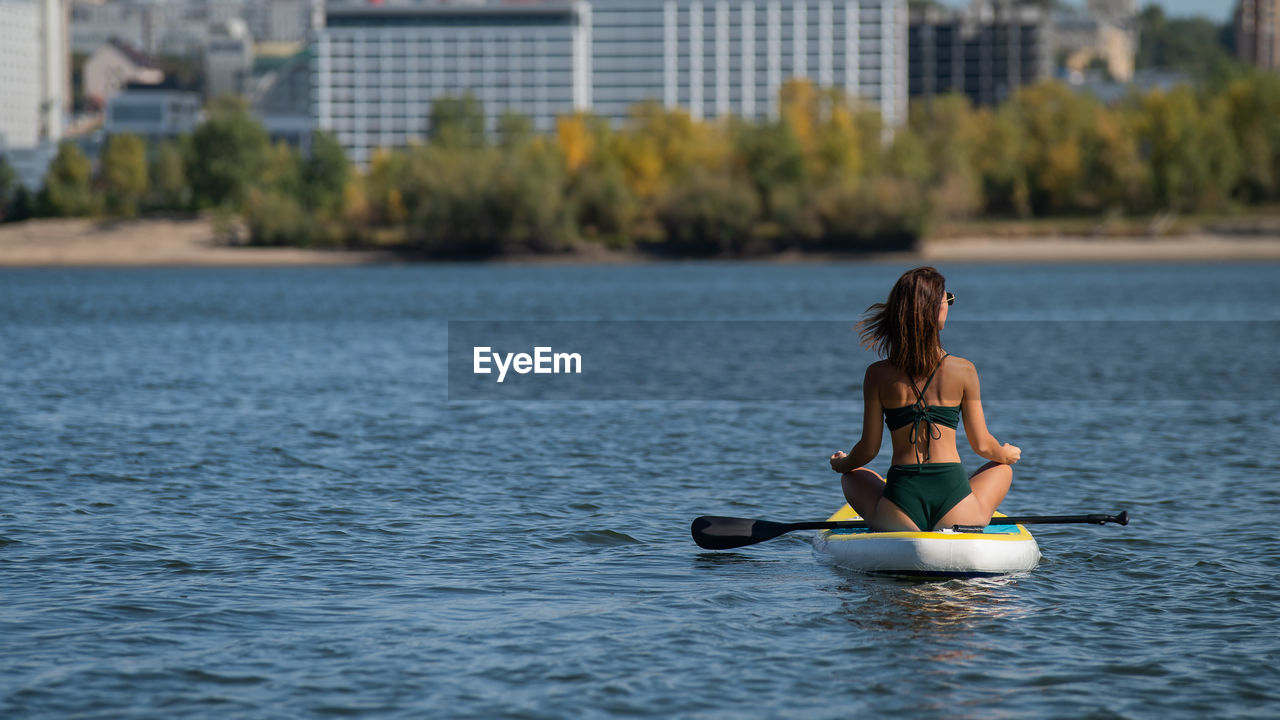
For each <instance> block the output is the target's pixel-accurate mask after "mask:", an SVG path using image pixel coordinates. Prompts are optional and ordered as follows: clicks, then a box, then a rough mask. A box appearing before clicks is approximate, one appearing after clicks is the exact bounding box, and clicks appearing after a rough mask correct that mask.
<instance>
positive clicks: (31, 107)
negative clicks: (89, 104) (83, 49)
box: [0, 0, 71, 188]
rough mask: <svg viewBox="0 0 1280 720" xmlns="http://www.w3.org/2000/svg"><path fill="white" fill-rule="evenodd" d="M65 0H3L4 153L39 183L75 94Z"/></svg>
mask: <svg viewBox="0 0 1280 720" xmlns="http://www.w3.org/2000/svg"><path fill="white" fill-rule="evenodd" d="M67 14H68V13H67V5H66V3H65V2H64V0H0V98H3V101H2V102H0V153H3V154H4V155H5V156H6V158H7V159H8V160H9V162H10V164H12V165H13V166H14V167H15V168H16V169H17V171H18V174H19V176H20V177H21V178H22V181H23V182H24V183H25V184H26V185H27V186H28V187H32V188H35V187H37V186H38V185H39V179H40V177H41V176H43V174H44V168H45V166H47V164H48V158H50V157H52V153H51V150H52V149H53V148H55V147H56V144H57V142H58V141H59V140H60V139H61V138H62V133H63V123H64V121H65V117H66V112H67V105H68V101H69V99H70V97H71V67H70V66H71V63H70V51H69V48H68V45H69V37H68V30H67Z"/></svg>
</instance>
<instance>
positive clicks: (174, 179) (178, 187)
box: [148, 140, 191, 210]
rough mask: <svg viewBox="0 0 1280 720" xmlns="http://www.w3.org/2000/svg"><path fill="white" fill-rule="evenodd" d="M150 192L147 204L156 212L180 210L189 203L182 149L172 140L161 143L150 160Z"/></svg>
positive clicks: (188, 189) (189, 194) (189, 197)
mask: <svg viewBox="0 0 1280 720" xmlns="http://www.w3.org/2000/svg"><path fill="white" fill-rule="evenodd" d="M148 177H149V178H150V179H151V191H150V199H149V202H148V204H149V205H150V206H151V207H152V208H155V209H158V210H181V209H185V208H186V207H188V205H189V204H190V202H191V188H190V187H189V186H188V184H187V170H186V166H185V162H184V160H183V152H182V148H181V147H179V145H178V143H176V142H174V141H172V140H164V141H161V143H160V145H159V147H157V148H156V150H155V154H154V155H153V157H152V158H151V170H150V172H149V173H148Z"/></svg>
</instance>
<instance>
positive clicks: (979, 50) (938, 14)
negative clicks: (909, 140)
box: [907, 0, 1053, 105]
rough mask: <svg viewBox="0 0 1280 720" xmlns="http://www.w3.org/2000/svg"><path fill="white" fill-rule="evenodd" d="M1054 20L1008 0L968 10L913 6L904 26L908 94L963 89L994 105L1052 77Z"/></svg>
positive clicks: (972, 98) (980, 102)
mask: <svg viewBox="0 0 1280 720" xmlns="http://www.w3.org/2000/svg"><path fill="white" fill-rule="evenodd" d="M1052 42H1053V24H1052V20H1051V19H1050V16H1049V14H1048V13H1046V12H1045V11H1043V10H1041V9H1040V8H1038V7H1035V6H1029V5H1021V4H1017V3H1014V2H1009V1H1008V0H998V1H996V2H976V3H974V5H973V6H972V7H971V8H970V9H968V10H951V9H947V8H942V7H936V6H923V7H913V8H912V10H911V15H910V24H909V28H908V32H907V56H908V58H909V61H908V85H909V89H910V94H911V97H913V98H917V97H920V98H930V97H934V96H936V95H943V94H947V93H960V94H963V95H965V96H966V97H968V98H969V99H970V101H972V102H973V103H974V104H975V105H997V104H999V103H1001V102H1003V101H1004V100H1005V99H1006V98H1008V97H1009V96H1010V95H1012V94H1013V92H1014V91H1015V90H1016V89H1017V88H1018V87H1020V86H1022V85H1029V84H1032V83H1036V82H1039V81H1041V80H1044V79H1047V78H1049V77H1051V75H1052V73H1053V64H1052V63H1053V58H1052V55H1051V54H1050V52H1051V48H1052Z"/></svg>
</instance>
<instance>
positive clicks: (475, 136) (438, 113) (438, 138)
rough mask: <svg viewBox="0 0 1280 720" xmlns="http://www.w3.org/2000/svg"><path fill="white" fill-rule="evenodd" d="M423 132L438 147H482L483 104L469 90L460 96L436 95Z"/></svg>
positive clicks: (483, 142)
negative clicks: (427, 124)
mask: <svg viewBox="0 0 1280 720" xmlns="http://www.w3.org/2000/svg"><path fill="white" fill-rule="evenodd" d="M427 132H428V135H429V137H430V138H431V142H432V144H434V145H439V146H440V147H447V148H480V147H484V146H485V144H486V141H487V139H486V137H485V127H484V107H483V106H482V105H481V104H480V101H479V100H477V99H476V96H475V95H474V94H472V93H471V92H470V91H468V92H467V93H465V94H464V95H462V96H461V97H447V96H443V97H439V98H436V100H435V102H433V103H431V116H430V124H429V127H428V128H427Z"/></svg>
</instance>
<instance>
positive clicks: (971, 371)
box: [943, 355, 978, 379]
mask: <svg viewBox="0 0 1280 720" xmlns="http://www.w3.org/2000/svg"><path fill="white" fill-rule="evenodd" d="M943 363H945V364H944V366H943V367H944V369H945V372H946V373H947V374H948V375H950V376H952V377H958V378H965V379H968V378H976V377H977V376H978V368H977V367H976V366H974V364H973V362H971V361H970V360H968V359H967V358H962V357H960V356H959V355H948V356H947V357H946V358H944V359H943Z"/></svg>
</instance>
